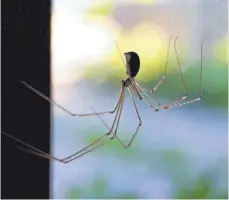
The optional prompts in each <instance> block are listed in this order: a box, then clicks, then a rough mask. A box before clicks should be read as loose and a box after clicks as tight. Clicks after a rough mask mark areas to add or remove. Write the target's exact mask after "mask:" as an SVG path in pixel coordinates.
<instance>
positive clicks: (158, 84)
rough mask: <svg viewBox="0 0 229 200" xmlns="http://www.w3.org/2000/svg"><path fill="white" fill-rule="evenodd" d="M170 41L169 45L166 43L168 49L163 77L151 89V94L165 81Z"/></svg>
mask: <svg viewBox="0 0 229 200" xmlns="http://www.w3.org/2000/svg"><path fill="white" fill-rule="evenodd" d="M171 39H172V37H170V38H169V43H168V48H167V53H166V58H165V68H164V73H163V76H162V77H161V78H160V79H159V81H158V83H157V85H156V86H155V87H154V88H153V89H152V93H154V92H155V91H156V90H157V88H158V87H159V86H160V85H161V84H162V83H163V82H164V81H165V79H166V73H167V68H168V59H169V51H170V44H171Z"/></svg>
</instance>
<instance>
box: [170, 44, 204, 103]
mask: <svg viewBox="0 0 229 200" xmlns="http://www.w3.org/2000/svg"><path fill="white" fill-rule="evenodd" d="M203 44H204V40H203V41H202V43H201V48H200V87H199V97H197V98H194V99H191V100H187V101H185V102H183V103H180V104H172V105H171V106H170V107H169V108H174V107H177V106H183V105H186V104H190V103H194V102H197V101H199V100H201V99H202V98H203Z"/></svg>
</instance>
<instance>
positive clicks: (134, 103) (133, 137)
mask: <svg viewBox="0 0 229 200" xmlns="http://www.w3.org/2000/svg"><path fill="white" fill-rule="evenodd" d="M127 90H128V92H129V95H130V97H131V99H132V102H133V105H134V108H135V111H136V113H137V117H138V120H139V124H138V127H137V129H136V131H135V132H134V135H133V136H132V138H131V139H130V142H129V143H128V144H127V145H126V144H125V143H124V142H123V141H122V140H121V139H120V138H119V137H118V136H117V135H116V134H117V127H116V130H115V133H114V134H115V138H116V139H117V140H118V141H119V142H120V143H121V144H122V146H124V147H125V148H126V149H127V148H129V147H130V145H131V144H132V143H133V141H134V139H135V137H136V135H137V133H138V131H139V129H140V127H141V125H142V120H141V117H140V114H139V112H138V109H137V105H136V102H135V100H134V97H133V95H132V92H131V91H130V89H129V88H128V87H127ZM121 109H122V108H121ZM98 117H99V118H100V120H101V122H102V123H103V124H104V125H105V126H106V128H107V129H109V126H108V125H107V124H106V122H105V121H104V120H103V119H102V118H101V116H100V115H98ZM120 117H121V112H120V114H119V119H120ZM118 123H119V121H118Z"/></svg>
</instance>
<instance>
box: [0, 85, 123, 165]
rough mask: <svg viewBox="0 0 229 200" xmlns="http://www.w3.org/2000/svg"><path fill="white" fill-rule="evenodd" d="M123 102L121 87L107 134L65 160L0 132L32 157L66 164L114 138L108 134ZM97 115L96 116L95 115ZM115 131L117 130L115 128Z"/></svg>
mask: <svg viewBox="0 0 229 200" xmlns="http://www.w3.org/2000/svg"><path fill="white" fill-rule="evenodd" d="M123 101H124V87H122V92H121V95H120V100H119V102H118V106H117V109H118V110H117V112H116V115H115V118H114V121H113V124H112V127H111V129H110V130H109V132H108V133H106V134H104V135H102V136H101V137H99V138H98V139H96V140H95V141H94V142H92V143H91V144H89V145H87V146H86V147H84V148H82V149H81V150H79V151H77V152H75V153H73V154H71V155H69V156H67V157H65V158H58V157H55V156H52V155H50V154H48V153H45V152H44V151H42V150H40V149H38V148H36V147H34V146H32V145H29V144H27V143H25V142H23V141H21V140H19V139H17V138H15V137H13V136H12V135H10V134H7V133H6V132H4V131H1V132H2V133H3V134H4V135H6V136H7V137H9V138H11V139H13V140H16V141H17V142H19V143H21V144H23V145H24V146H26V147H28V148H30V149H26V148H21V147H20V149H21V150H23V151H26V152H28V153H31V154H33V155H36V156H39V157H43V158H46V159H49V160H56V161H59V162H62V163H68V162H71V161H73V160H75V159H77V158H79V157H81V156H83V155H85V154H87V153H89V152H91V151H92V150H94V149H96V148H98V147H100V146H102V145H104V144H106V143H108V142H110V141H111V140H112V139H114V138H115V135H114V136H110V134H111V133H112V131H113V129H114V125H115V123H116V121H117V117H118V115H119V113H120V111H121V107H122V104H123ZM97 115H98V114H97ZM116 129H117V128H116Z"/></svg>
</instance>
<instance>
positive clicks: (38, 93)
mask: <svg viewBox="0 0 229 200" xmlns="http://www.w3.org/2000/svg"><path fill="white" fill-rule="evenodd" d="M20 82H21V83H22V84H23V85H24V86H26V87H27V88H29V89H30V90H32V91H33V92H35V93H36V94H37V95H39V96H40V97H42V98H43V99H45V100H46V101H48V102H49V103H51V104H53V105H55V106H57V107H58V108H60V109H61V110H63V111H64V112H66V113H68V114H70V115H72V116H78V117H83V116H92V115H98V114H99V115H103V114H113V113H114V112H115V111H116V110H117V107H118V104H119V101H120V98H121V93H122V90H121V93H120V96H119V99H118V101H117V103H116V105H115V108H114V109H113V110H111V111H105V112H98V113H83V114H76V113H73V112H71V111H69V110H67V109H66V108H64V107H63V106H61V105H60V104H58V103H56V102H55V101H53V100H52V99H50V98H49V97H47V96H46V95H44V94H43V93H41V92H40V91H38V90H37V89H35V88H34V87H32V86H31V85H29V84H28V83H26V82H25V81H20Z"/></svg>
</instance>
